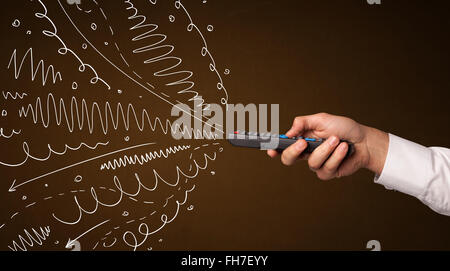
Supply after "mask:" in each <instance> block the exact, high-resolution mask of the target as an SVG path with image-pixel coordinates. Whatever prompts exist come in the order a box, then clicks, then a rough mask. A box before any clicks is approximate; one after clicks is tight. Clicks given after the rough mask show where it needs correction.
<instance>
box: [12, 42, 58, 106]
mask: <svg viewBox="0 0 450 271" xmlns="http://www.w3.org/2000/svg"><path fill="white" fill-rule="evenodd" d="M27 56H29V60H30V70H31V81H33V82H34V79H36V75H37V74H38V72H39V71H41V75H42V85H43V86H45V83H46V82H47V78H48V76H49V74H50V75H51V78H52V81H53V84H56V81H57V80H58V79H59V81H62V76H61V73H60V72H59V71H57V72H55V68H54V67H53V65H48V67H47V69H45V64H44V60H43V59H41V60H40V61H39V62H38V64H37V66H35V65H34V58H33V48H32V47H30V48H29V49H28V50H27V51H26V53H25V54H24V55H23V57H22V61H21V62H20V65H19V66H18V67H17V49H14V51H13V52H12V55H11V58H10V60H9V63H8V69H9V68H10V66H11V63H13V65H14V78H15V79H16V80H17V78H19V76H20V73H21V71H22V66H23V64H24V61H25V59H26V58H27ZM16 96H17V95H16ZM11 97H12V96H11ZM5 99H6V96H5ZM13 99H15V98H13ZM21 99H22V97H21Z"/></svg>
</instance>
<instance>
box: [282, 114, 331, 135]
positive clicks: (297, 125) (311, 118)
mask: <svg viewBox="0 0 450 271" xmlns="http://www.w3.org/2000/svg"><path fill="white" fill-rule="evenodd" d="M322 117H323V114H321V113H319V114H315V115H308V116H299V117H296V118H295V119H294V122H293V123H292V127H291V129H289V131H288V132H287V133H286V136H288V137H294V136H297V135H300V134H303V132H304V131H306V130H314V129H315V128H316V127H318V126H319V125H320V120H321V119H322Z"/></svg>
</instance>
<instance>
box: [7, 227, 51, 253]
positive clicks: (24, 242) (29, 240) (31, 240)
mask: <svg viewBox="0 0 450 271" xmlns="http://www.w3.org/2000/svg"><path fill="white" fill-rule="evenodd" d="M31 230H32V231H33V233H34V236H33V235H32V234H31V233H30V232H28V230H26V229H24V232H25V235H26V237H23V236H22V235H20V234H19V235H18V237H19V241H18V242H16V241H15V240H14V241H13V242H12V246H8V248H9V249H11V250H12V251H17V250H18V249H20V250H22V251H27V246H29V247H33V246H34V245H35V244H37V245H40V246H41V245H42V243H43V241H45V240H46V239H47V237H48V236H49V235H50V226H45V227H44V228H42V227H39V230H40V233H39V231H36V230H35V229H34V228H31ZM19 243H20V244H19Z"/></svg>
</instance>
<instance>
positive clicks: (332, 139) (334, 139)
mask: <svg viewBox="0 0 450 271" xmlns="http://www.w3.org/2000/svg"><path fill="white" fill-rule="evenodd" d="M338 141H339V139H338V138H337V137H335V136H332V137H330V139H329V140H328V144H330V146H331V147H334V146H336V145H337V143H338Z"/></svg>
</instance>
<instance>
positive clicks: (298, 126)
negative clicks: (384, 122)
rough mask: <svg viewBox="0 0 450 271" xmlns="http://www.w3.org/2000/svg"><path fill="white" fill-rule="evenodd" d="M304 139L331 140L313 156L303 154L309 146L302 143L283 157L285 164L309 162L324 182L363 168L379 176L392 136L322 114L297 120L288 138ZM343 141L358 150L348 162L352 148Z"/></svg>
mask: <svg viewBox="0 0 450 271" xmlns="http://www.w3.org/2000/svg"><path fill="white" fill-rule="evenodd" d="M300 135H301V136H303V137H315V138H327V140H326V141H325V142H324V143H322V144H321V145H320V146H319V147H317V148H316V149H315V150H314V151H313V152H312V153H311V154H302V152H303V151H304V150H305V149H306V147H307V143H306V141H305V140H304V139H299V140H298V141H297V142H296V143H294V144H292V145H291V146H289V147H288V148H286V149H285V150H284V151H283V153H282V154H281V162H282V163H283V164H285V165H288V166H290V165H292V164H294V162H295V161H296V160H298V159H307V160H308V165H309V168H310V169H311V170H313V171H314V172H315V173H316V174H317V177H319V178H320V179H322V180H329V179H332V178H335V177H342V176H348V175H351V174H353V173H355V172H356V171H357V170H358V169H360V168H367V169H369V170H371V171H373V172H374V173H375V174H378V175H379V174H381V171H382V170H383V166H384V161H385V159H386V155H387V150H388V146H389V136H388V134H387V133H385V132H382V131H380V130H377V129H374V128H371V127H368V126H364V125H361V124H359V123H357V122H356V121H354V120H352V119H350V118H347V117H342V116H334V115H330V114H327V113H319V114H315V115H309V116H300V117H296V118H295V120H294V123H293V124H292V127H291V129H290V130H289V131H288V132H287V133H286V136H288V137H294V136H300ZM340 139H345V140H347V141H350V142H352V143H353V144H354V147H355V152H354V153H353V154H352V155H351V156H350V157H347V158H346V159H344V158H345V155H346V154H347V150H348V144H347V143H345V142H340ZM267 154H268V155H269V156H270V157H275V156H277V155H278V152H277V151H275V150H268V151H267Z"/></svg>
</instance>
